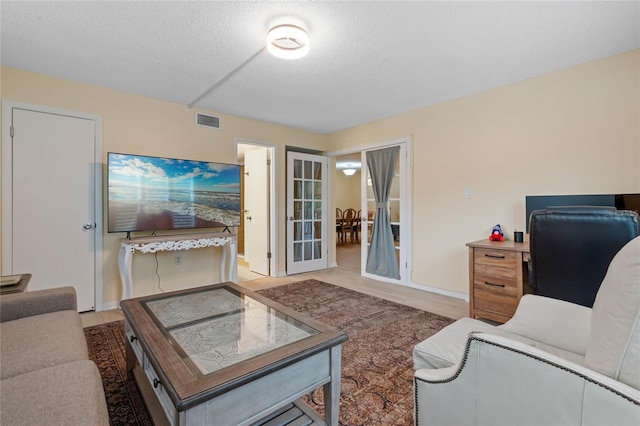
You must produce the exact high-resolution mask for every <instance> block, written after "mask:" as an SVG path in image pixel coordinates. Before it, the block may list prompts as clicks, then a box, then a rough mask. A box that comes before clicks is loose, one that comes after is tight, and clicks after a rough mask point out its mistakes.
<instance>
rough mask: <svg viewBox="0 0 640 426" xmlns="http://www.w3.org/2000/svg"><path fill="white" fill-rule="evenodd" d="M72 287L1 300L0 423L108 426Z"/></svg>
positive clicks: (96, 370) (5, 297)
mask: <svg viewBox="0 0 640 426" xmlns="http://www.w3.org/2000/svg"><path fill="white" fill-rule="evenodd" d="M76 309H77V308H76V293H75V290H74V289H73V287H63V288H57V289H52V290H39V291H31V292H26V293H18V294H9V295H3V296H1V297H0V423H1V424H2V425H5V424H6V425H43V424H46V425H76V424H82V425H108V424H109V415H108V412H107V405H106V400H105V396H104V390H103V388H102V380H101V378H100V373H99V371H98V368H97V367H96V365H95V363H93V362H92V361H90V360H89V356H88V351H87V342H86V340H85V337H84V332H83V330H82V323H81V321H80V315H79V314H78V312H77V310H76Z"/></svg>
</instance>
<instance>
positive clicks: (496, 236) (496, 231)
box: [489, 224, 504, 241]
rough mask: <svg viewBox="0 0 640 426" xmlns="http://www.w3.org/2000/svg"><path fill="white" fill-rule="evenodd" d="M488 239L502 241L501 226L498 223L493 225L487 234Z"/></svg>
mask: <svg viewBox="0 0 640 426" xmlns="http://www.w3.org/2000/svg"><path fill="white" fill-rule="evenodd" d="M489 240H490V241H504V233H503V232H502V227H501V226H500V224H497V225H496V226H494V227H493V230H492V231H491V235H489Z"/></svg>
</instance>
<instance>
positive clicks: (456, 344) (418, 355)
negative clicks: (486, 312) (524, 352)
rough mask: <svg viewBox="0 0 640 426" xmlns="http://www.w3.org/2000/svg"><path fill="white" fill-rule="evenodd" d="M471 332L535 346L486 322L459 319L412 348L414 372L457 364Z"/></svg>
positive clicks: (523, 338)
mask: <svg viewBox="0 0 640 426" xmlns="http://www.w3.org/2000/svg"><path fill="white" fill-rule="evenodd" d="M472 332H487V333H491V334H497V335H500V336H505V337H509V338H511V339H514V340H518V341H520V342H523V343H526V344H528V345H534V344H535V342H534V341H533V340H531V339H527V338H526V337H522V336H519V335H517V334H513V333H509V332H506V331H503V330H501V329H500V328H499V327H495V326H493V325H491V324H488V323H486V322H483V321H479V320H476V319H472V318H461V319H459V320H457V321H456V322H454V323H453V324H451V325H448V326H446V327H445V328H443V329H442V330H440V331H439V332H437V333H436V334H434V335H433V336H431V337H429V338H428V339H426V340H424V341H422V342H420V343H418V344H417V345H416V346H415V347H414V348H413V368H414V369H415V370H418V369H420V368H444V367H450V366H452V365H453V364H457V363H458V362H460V360H461V359H462V356H463V355H464V348H465V346H466V344H467V339H468V336H469V333H472Z"/></svg>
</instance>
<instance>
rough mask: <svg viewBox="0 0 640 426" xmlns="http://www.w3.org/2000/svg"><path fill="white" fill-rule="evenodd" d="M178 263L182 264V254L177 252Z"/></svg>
mask: <svg viewBox="0 0 640 426" xmlns="http://www.w3.org/2000/svg"><path fill="white" fill-rule="evenodd" d="M176 265H182V255H181V254H176Z"/></svg>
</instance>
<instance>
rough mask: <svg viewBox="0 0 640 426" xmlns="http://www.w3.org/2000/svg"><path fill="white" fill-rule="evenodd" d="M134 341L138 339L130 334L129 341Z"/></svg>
mask: <svg viewBox="0 0 640 426" xmlns="http://www.w3.org/2000/svg"><path fill="white" fill-rule="evenodd" d="M135 340H138V338H137V337H136V336H134V335H133V334H132V335H131V337H129V341H130V342H131V343H133V342H134V341H135Z"/></svg>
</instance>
